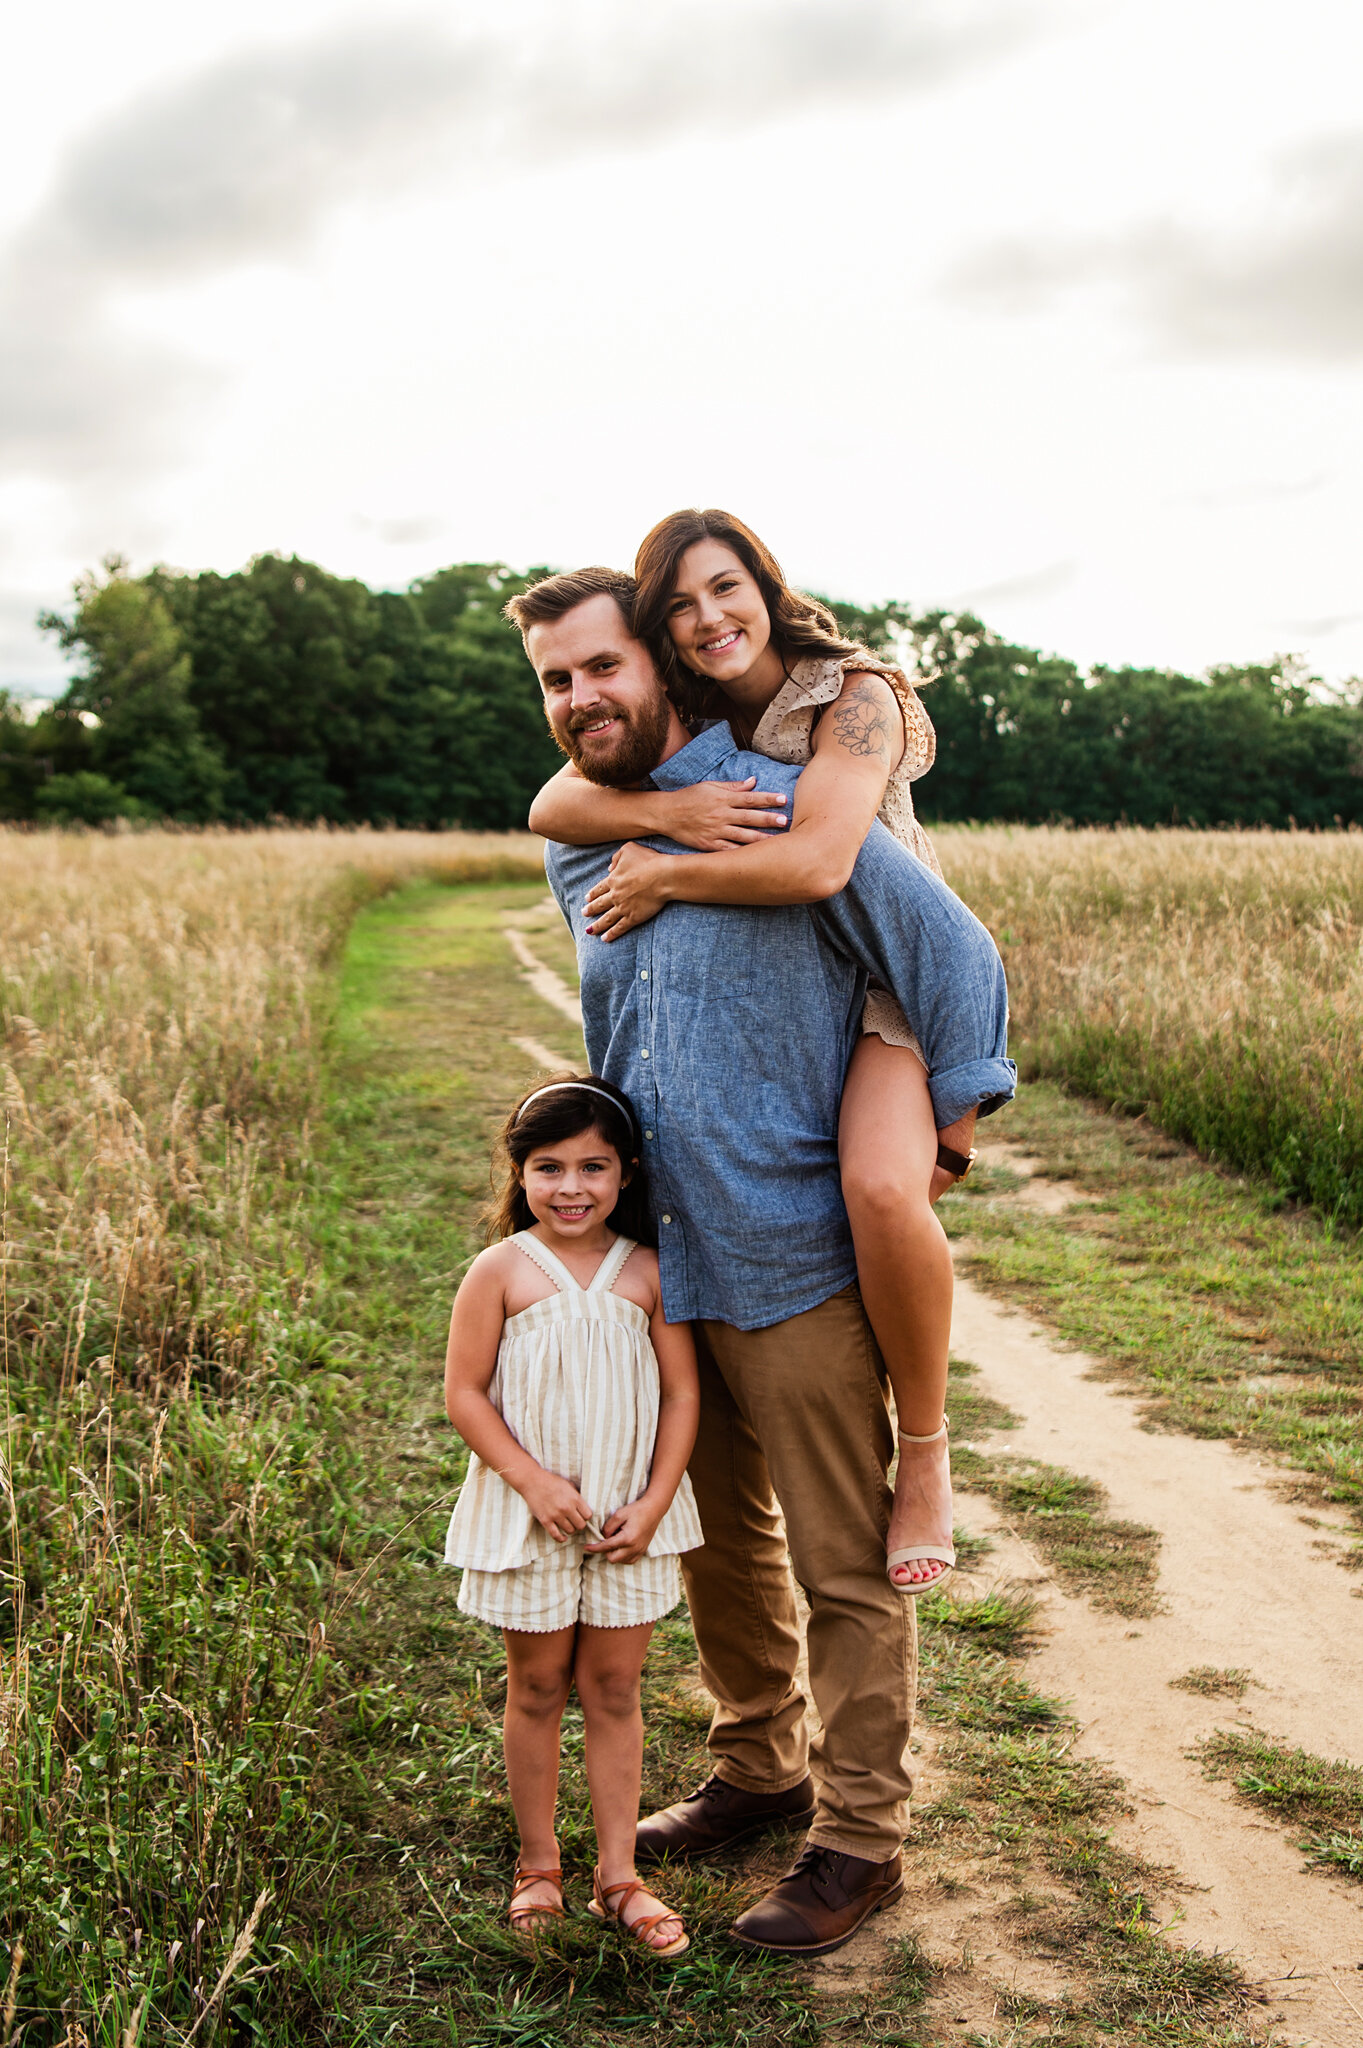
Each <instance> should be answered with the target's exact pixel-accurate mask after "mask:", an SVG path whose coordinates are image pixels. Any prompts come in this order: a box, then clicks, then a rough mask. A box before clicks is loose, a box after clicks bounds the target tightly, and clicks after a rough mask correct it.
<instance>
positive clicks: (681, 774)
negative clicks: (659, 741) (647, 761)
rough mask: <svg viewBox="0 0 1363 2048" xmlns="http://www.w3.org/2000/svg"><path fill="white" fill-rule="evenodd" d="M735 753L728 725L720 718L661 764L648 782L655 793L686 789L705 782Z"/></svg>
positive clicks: (732, 737)
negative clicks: (657, 791)
mask: <svg viewBox="0 0 1363 2048" xmlns="http://www.w3.org/2000/svg"><path fill="white" fill-rule="evenodd" d="M735 751H736V748H735V745H734V736H733V734H732V733H731V732H730V730H729V727H728V723H727V721H726V720H725V719H722V718H719V719H716V721H715V723H714V724H713V725H707V726H706V728H705V730H704V732H701V733H697V735H696V737H695V739H693V740H689V741H688V742H687V744H686V745H685V746H684V747H681V748H679V749H678V751H677V752H676V753H675V754H671V755H669V757H668V758H667V760H666V761H660V762H659V763H658V766H657V767H656V768H655V769H654V771H653V773H652V775H650V777H649V778H648V779H649V781H650V782H651V783H652V785H653V787H654V789H689V788H690V786H691V784H692V783H693V782H704V781H705V780H706V779H707V778H708V777H710V776H712V775H713V774H714V772H715V770H716V768H718V767H719V765H720V763H721V762H722V761H727V760H728V758H729V756H730V755H731V754H732V753H734V752H735Z"/></svg>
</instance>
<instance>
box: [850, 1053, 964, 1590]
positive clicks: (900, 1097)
mask: <svg viewBox="0 0 1363 2048" xmlns="http://www.w3.org/2000/svg"><path fill="white" fill-rule="evenodd" d="M838 1151H839V1157H840V1161H841V1167H842V1191H843V1199H844V1200H845V1202H846V1203H847V1213H848V1215H849V1217H850V1218H851V1222H852V1241H853V1243H854V1245H855V1247H856V1254H857V1274H858V1277H859V1279H860V1281H861V1295H862V1300H863V1301H864V1303H865V1304H866V1313H867V1315H868V1316H869V1317H870V1319H871V1328H872V1329H873V1330H874V1331H875V1333H876V1338H877V1341H878V1342H879V1344H880V1349H881V1352H882V1353H883V1355H884V1359H885V1368H886V1371H887V1372H888V1374H889V1378H890V1386H891V1388H892V1390H893V1392H894V1401H895V1408H896V1410H897V1412H898V1416H899V1427H900V1429H901V1430H904V1431H905V1432H906V1433H907V1434H908V1435H910V1436H931V1435H932V1434H933V1432H934V1431H935V1430H938V1429H940V1428H941V1425H942V1414H943V1407H944V1403H945V1401H946V1386H947V1352H948V1348H949V1346H950V1342H951V1294H952V1273H951V1248H950V1246H949V1245H948V1243H947V1239H946V1233H945V1231H944V1230H943V1229H942V1226H941V1224H940V1223H939V1222H938V1221H937V1218H936V1216H935V1215H934V1214H933V1210H932V1204H931V1202H930V1201H929V1199H928V1197H929V1191H930V1188H931V1186H932V1174H933V1168H934V1167H935V1165H936V1163H937V1124H936V1119H935V1117H934V1115H933V1108H932V1097H931V1095H930V1094H929V1093H928V1077H927V1073H926V1071H925V1069H924V1067H923V1063H922V1061H921V1060H920V1059H919V1058H918V1057H917V1055H916V1054H915V1053H912V1052H910V1051H909V1049H908V1047H907V1046H901V1045H886V1043H885V1041H884V1039H883V1038H877V1037H876V1036H875V1035H874V1034H873V1033H870V1032H868V1033H866V1034H865V1035H864V1036H863V1037H862V1038H861V1039H860V1040H859V1041H858V1043H857V1048H856V1051H855V1052H854V1053H853V1055H852V1063H851V1066H850V1067H849V1068H848V1072H847V1083H846V1086H845V1088H844V1089H843V1096H842V1117H841V1121H840V1124H839V1127H838ZM914 1543H926V1544H931V1545H932V1546H933V1547H934V1548H940V1549H949V1548H950V1547H951V1481H950V1473H949V1466H948V1463H947V1459H946V1456H945V1452H944V1450H938V1449H937V1448H936V1447H934V1446H930V1445H923V1446H921V1447H919V1448H917V1449H916V1448H915V1447H914V1446H912V1445H909V1444H901V1445H900V1454H899V1472H898V1476H897V1480H896V1484H895V1497H894V1507H893V1509H892V1510H891V1515H890V1532H889V1539H888V1541H887V1544H886V1549H887V1550H907V1549H908V1548H909V1547H910V1546H911V1545H912V1544H914ZM944 1569H945V1567H944V1566H943V1565H942V1564H941V1563H939V1562H937V1561H936V1560H935V1559H929V1558H920V1559H916V1560H910V1562H909V1563H908V1564H905V1565H899V1566H897V1567H896V1568H895V1571H894V1574H893V1577H894V1580H895V1582H896V1583H897V1584H899V1585H914V1586H920V1585H928V1584H931V1582H932V1581H933V1580H934V1579H937V1578H940V1577H941V1575H942V1573H943V1571H944Z"/></svg>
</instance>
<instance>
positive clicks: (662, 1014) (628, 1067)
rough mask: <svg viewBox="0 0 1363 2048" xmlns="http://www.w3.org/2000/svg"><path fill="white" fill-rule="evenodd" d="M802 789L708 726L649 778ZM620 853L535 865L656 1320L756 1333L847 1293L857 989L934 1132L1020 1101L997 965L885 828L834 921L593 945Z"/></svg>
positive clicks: (961, 913) (657, 927)
mask: <svg viewBox="0 0 1363 2048" xmlns="http://www.w3.org/2000/svg"><path fill="white" fill-rule="evenodd" d="M799 772H800V771H799V770H798V769H796V768H791V767H787V766H785V765H784V764H783V763H781V762H778V761H771V760H768V759H767V758H766V757H765V756H764V755H759V754H750V753H746V752H743V751H741V750H740V749H739V748H738V747H736V746H735V744H734V739H733V735H732V733H731V732H730V730H729V727H728V726H727V725H726V724H723V723H720V724H716V725H712V726H709V727H707V728H706V730H705V731H704V732H703V733H701V734H700V736H699V737H698V738H697V739H694V740H692V741H691V742H690V744H689V745H688V746H685V747H683V748H682V749H681V750H680V752H678V753H676V754H674V755H673V756H672V757H671V759H670V760H668V761H665V762H663V763H662V764H661V766H660V767H658V768H656V769H655V770H654V772H653V775H652V777H651V781H652V784H653V786H654V787H655V788H658V789H683V788H686V787H687V786H689V785H690V784H691V783H694V782H704V781H707V780H717V781H724V782H728V781H735V782H736V781H740V780H741V779H742V778H743V777H744V776H746V775H756V776H757V777H758V778H759V787H761V788H763V789H767V790H781V791H785V792H786V793H787V795H791V794H793V792H794V788H795V784H796V782H797V781H798V779H799ZM616 843H618V842H616ZM645 843H646V844H647V845H649V846H651V847H653V848H655V849H656V850H657V851H659V852H661V853H674V854H680V853H686V852H687V851H688V849H687V848H685V847H681V846H678V845H677V844H676V843H675V842H674V841H673V840H670V839H651V840H648V841H646V842H645ZM614 851H615V844H610V845H603V846H561V845H558V844H557V843H555V842H552V841H551V842H550V843H549V845H548V846H547V847H546V850H545V868H546V871H547V873H548V876H549V884H550V887H551V888H552V889H553V892H554V895H555V897H556V899H557V901H558V905H559V908H560V909H561V910H562V912H563V914H564V916H565V917H566V918H567V920H568V923H569V925H570V927H571V929H572V933H573V937H574V939H575V940H576V942H577V957H578V965H579V969H580V971H581V977H582V1020H583V1033H584V1036H585V1038H586V1043H587V1056H588V1058H589V1059H590V1061H591V1065H592V1070H593V1072H594V1073H598V1074H603V1075H604V1076H605V1077H606V1078H607V1080H610V1081H613V1082H614V1083H615V1084H616V1086H617V1087H618V1088H622V1089H623V1090H624V1091H625V1093H626V1094H627V1095H628V1096H629V1098H630V1100H631V1101H632V1102H633V1103H634V1104H635V1106H636V1108H637V1109H638V1111H639V1116H640V1121H641V1125H642V1129H643V1134H644V1165H645V1167H646V1169H647V1172H648V1178H649V1184H650V1187H651V1189H652V1193H653V1205H654V1209H655V1211H656V1213H657V1218H658V1256H659V1263H660V1265H661V1268H662V1285H663V1306H664V1310H665V1313H666V1315H667V1319H668V1321H669V1322H673V1323H678V1322H685V1321H688V1320H690V1319H691V1318H693V1317H710V1318H712V1319H714V1320H715V1321H718V1322H725V1323H732V1324H734V1325H735V1326H736V1327H737V1328H738V1329H740V1330H758V1329H764V1328H765V1327H766V1326H767V1325H768V1324H771V1323H778V1322H781V1321H783V1320H784V1319H785V1318H786V1317H787V1316H793V1315H799V1314H801V1313H802V1312H803V1311H804V1310H806V1309H810V1308H816V1307H817V1306H818V1304H819V1303H820V1302H821V1301H827V1299H828V1298H829V1296H830V1295H832V1294H836V1293H837V1291H838V1289H839V1288H841V1287H845V1286H846V1285H847V1284H848V1282H849V1281H851V1280H853V1279H855V1277H856V1260H855V1258H854V1257H853V1253H852V1235H851V1230H850V1228H849V1225H848V1221H847V1211H846V1209H845V1208H844V1206H843V1200H842V1185H841V1181H840V1179H839V1175H838V1107H839V1102H840V1099H841V1096H842V1085H843V1078H844V1076H845V1074H846V1071H847V1062H848V1060H849V1059H850V1058H851V1055H852V1050H853V1047H854V1046H855V1044H856V1039H857V1035H858V1033H859V1031H860V1028H861V1009H862V1002H863V1000H864V998H865V994H866V983H867V978H868V975H873V976H874V977H875V979H876V980H877V981H879V982H882V983H883V984H884V985H885V987H886V988H888V989H891V990H892V991H893V992H894V994H895V996H896V997H897V998H898V1000H899V1002H900V1004H901V1005H902V1007H903V1010H904V1014H905V1015H906V1017H907V1018H908V1020H909V1022H910V1024H911V1025H912V1026H913V1029H914V1030H915V1031H916V1033H917V1034H918V1038H919V1042H920V1043H921V1045H922V1047H923V1050H924V1052H925V1054H926V1055H927V1060H928V1067H929V1072H930V1077H931V1078H930V1087H931V1090H932V1099H933V1105H934V1108H935V1110H936V1115H937V1125H938V1128H939V1129H944V1128H945V1127H946V1126H947V1125H948V1124H952V1123H955V1121H956V1119H957V1118H958V1117H960V1116H962V1115H964V1113H965V1111H966V1110H968V1109H971V1108H973V1107H975V1105H976V1104H978V1105H979V1108H980V1113H981V1115H985V1116H987V1115H988V1114H989V1113H990V1111H992V1110H995V1109H998V1108H1000V1107H1001V1105H1002V1104H1003V1103H1004V1102H1006V1101H1007V1100H1008V1099H1009V1097H1010V1096H1011V1095H1012V1094H1013V1091H1014V1089H1015V1087H1016V1084H1017V1070H1016V1068H1015V1067H1014V1065H1013V1063H1012V1061H1011V1060H1010V1059H1008V1058H1006V1057H1005V1048H1006V1041H1007V1027H1008V997H1007V990H1006V986H1005V983H1004V976H1003V963H1002V961H1001V960H1000V959H999V956H998V951H997V949H996V947H995V945H994V942H993V940H992V939H991V938H990V936H989V934H988V932H987V931H986V930H985V928H984V926H983V925H982V924H981V923H980V922H979V920H978V919H977V918H975V917H973V916H972V915H971V913H970V911H968V910H967V909H966V907H965V905H964V904H963V903H962V902H961V900H960V898H959V897H958V896H955V895H953V893H952V891H951V890H950V889H948V888H947V886H946V884H945V882H941V881H939V880H938V879H937V877H936V875H934V874H933V873H932V872H931V870H930V869H928V868H926V867H924V866H923V864H922V862H921V861H918V860H915V859H914V857H913V855H912V854H911V853H909V852H908V851H907V849H906V848H905V847H903V846H901V845H900V843H899V841H898V840H897V839H896V838H895V837H894V836H893V834H892V833H890V832H887V831H886V829H885V827H884V826H883V825H881V824H879V823H877V824H874V825H872V827H871V830H870V832H869V833H868V835H867V838H866V842H865V844H864V846H863V847H862V850H861V853H860V855H859V856H858V859H857V864H856V867H855V869H854V870H853V873H852V878H851V880H850V881H849V882H848V884H847V887H846V888H845V889H843V890H842V891H841V893H840V894H838V895H837V896H833V897H830V898H829V899H828V901H827V902H824V903H813V904H808V905H797V906H791V907H789V908H775V909H761V908H757V909H748V908H743V907H741V906H737V905H729V904H708V903H668V904H666V905H665V906H664V907H663V909H662V911H661V912H660V913H659V915H658V916H657V917H655V918H651V919H650V920H649V922H648V923H647V924H644V925H640V926H637V927H636V928H635V929H634V930H633V931H630V932H627V933H626V934H625V935H624V937H623V938H618V939H612V940H611V942H610V944H609V945H606V944H605V943H604V942H603V941H602V940H600V939H595V938H591V937H589V936H588V934H587V931H586V919H585V917H584V914H583V904H584V902H585V901H586V898H587V896H588V894H589V893H590V891H591V889H592V887H593V885H594V884H595V883H596V882H599V881H600V880H601V879H602V877H603V876H604V875H605V873H606V871H607V869H608V868H609V866H610V860H611V855H612V854H613V853H614ZM695 857H696V858H698V859H704V857H705V856H704V855H697V856H695Z"/></svg>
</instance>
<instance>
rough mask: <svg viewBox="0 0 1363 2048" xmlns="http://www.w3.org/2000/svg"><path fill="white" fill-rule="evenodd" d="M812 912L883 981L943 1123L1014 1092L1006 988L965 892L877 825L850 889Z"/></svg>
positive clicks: (983, 1111)
mask: <svg viewBox="0 0 1363 2048" xmlns="http://www.w3.org/2000/svg"><path fill="white" fill-rule="evenodd" d="M815 916H816V918H817V919H818V920H819V922H821V923H823V924H824V925H825V927H826V928H827V930H828V933H829V936H830V937H831V938H832V939H833V940H834V941H835V943H837V944H839V945H841V946H842V947H844V948H845V949H846V951H847V952H849V953H850V954H851V955H852V956H853V958H854V959H856V960H858V961H859V962H860V963H861V965H862V966H864V967H865V968H866V970H867V972H868V973H869V974H870V975H871V976H872V978H873V979H874V980H876V981H879V982H881V983H883V984H884V986H885V987H886V988H887V989H889V990H890V992H891V994H892V995H893V996H894V997H895V999H896V1001H897V1002H898V1003H899V1005H900V1007H901V1009H902V1010H903V1012H904V1015H905V1016H906V1017H907V1018H908V1020H909V1024H910V1026H911V1027H912V1029H913V1030H914V1031H915V1032H916V1034H917V1036H918V1041H919V1044H920V1045H921V1046H922V1048H923V1053H924V1056H925V1058H926V1060H927V1063H928V1086H929V1088H930V1089H931V1092H932V1105H933V1112H934V1114H935V1116H936V1119H937V1128H938V1129H939V1130H945V1129H946V1127H947V1126H948V1125H949V1124H954V1123H956V1122H957V1121H958V1119H959V1118H961V1117H963V1116H964V1115H965V1114H966V1112H967V1111H968V1110H971V1109H978V1110H979V1113H980V1115H981V1116H989V1115H991V1114H992V1112H993V1111H994V1110H996V1109H1001V1108H1002V1107H1003V1105H1004V1103H1005V1102H1008V1101H1009V1100H1010V1099H1011V1098H1012V1096H1013V1095H1014V1094H1015V1092H1016V1090H1017V1068H1016V1067H1015V1066H1014V1065H1013V1062H1012V1061H1011V1060H1010V1059H1009V1058H1008V985H1007V982H1006V980H1005V977H1004V972H1003V962H1002V960H1001V959H1000V958H999V950H998V947H997V946H996V945H995V944H994V941H993V940H992V939H991V938H990V936H989V933H988V932H987V931H986V930H985V928H984V926H983V925H982V924H981V923H980V921H979V919H978V918H977V917H976V916H975V915H974V914H973V913H972V912H971V911H969V910H967V908H966V906H965V904H964V903H962V901H961V899H960V897H959V896H957V895H956V894H955V893H954V891H952V890H951V889H949V888H948V887H947V885H946V883H945V882H942V881H939V879H938V878H937V876H936V875H934V874H933V873H932V872H931V871H930V869H928V868H926V867H924V866H923V864H922V862H921V861H918V860H915V859H914V857H913V855H912V854H911V853H910V852H908V850H907V849H906V848H905V847H903V846H901V845H900V844H899V841H898V840H897V839H895V838H894V837H893V835H892V834H891V833H889V832H887V831H886V829H885V827H884V826H883V825H881V824H875V825H873V826H872V827H871V830H870V832H869V833H868V834H867V837H866V842H865V844H864V845H863V847H862V849H861V852H860V854H859V855H858V857H857V864H856V867H855V868H854V869H853V871H852V877H851V880H850V881H849V882H848V884H847V887H846V888H845V889H843V890H842V891H841V892H840V894H838V895H837V896H831V897H829V898H828V900H827V901H826V902H824V903H820V904H817V905H816V906H815Z"/></svg>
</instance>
